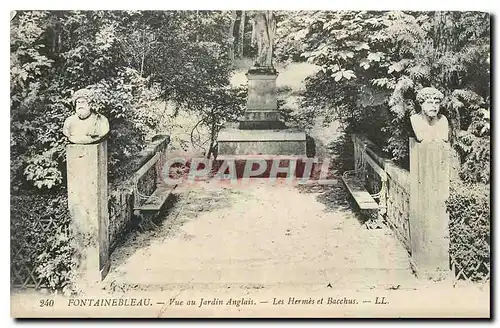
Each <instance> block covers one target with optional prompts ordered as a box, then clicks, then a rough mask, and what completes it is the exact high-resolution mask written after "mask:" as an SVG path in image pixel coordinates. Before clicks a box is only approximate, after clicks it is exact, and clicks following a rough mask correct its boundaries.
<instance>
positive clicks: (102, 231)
mask: <svg viewBox="0 0 500 328" xmlns="http://www.w3.org/2000/svg"><path fill="white" fill-rule="evenodd" d="M66 156H67V159H66V160H67V170H68V172H67V177H68V207H69V212H70V215H71V228H72V230H73V232H74V234H75V243H76V245H75V246H76V247H77V250H78V255H79V266H78V269H77V274H78V276H79V278H80V280H81V282H80V283H82V284H83V285H84V286H86V287H90V286H94V285H95V284H97V283H99V282H100V281H101V279H103V278H104V277H105V276H106V274H107V272H108V270H109V241H108V238H109V234H108V229H109V217H108V172H107V170H108V168H107V165H108V164H107V143H106V140H104V141H103V142H101V143H98V144H90V145H77V144H70V145H68V146H67V149H66Z"/></svg>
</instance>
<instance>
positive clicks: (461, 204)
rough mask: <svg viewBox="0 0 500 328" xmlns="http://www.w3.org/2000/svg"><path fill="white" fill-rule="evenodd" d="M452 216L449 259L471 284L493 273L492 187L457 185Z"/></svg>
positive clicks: (450, 203) (453, 191) (452, 195)
mask: <svg viewBox="0 0 500 328" xmlns="http://www.w3.org/2000/svg"><path fill="white" fill-rule="evenodd" d="M446 205H447V211H448V213H449V214H450V223H449V228H450V257H451V258H452V259H453V260H454V262H455V264H456V265H457V272H458V271H462V273H463V274H462V276H461V277H460V276H458V277H457V278H464V277H463V276H464V275H465V277H467V278H468V279H470V280H472V281H479V280H483V279H485V278H487V277H488V276H489V272H490V187H489V185H485V184H464V183H462V182H454V183H453V184H452V185H451V188H450V197H449V199H448V201H447V204H446Z"/></svg>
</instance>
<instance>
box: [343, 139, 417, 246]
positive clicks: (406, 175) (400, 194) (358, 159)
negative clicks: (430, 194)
mask: <svg viewBox="0 0 500 328" xmlns="http://www.w3.org/2000/svg"><path fill="white" fill-rule="evenodd" d="M352 140H353V143H354V158H355V163H356V164H355V165H356V167H355V168H356V170H360V169H362V170H363V171H364V176H365V179H366V183H367V186H366V187H367V189H368V191H369V192H370V193H375V192H378V191H379V190H380V186H381V181H380V177H379V176H378V175H377V174H376V173H374V172H373V169H372V168H371V167H370V166H369V165H365V163H364V160H363V152H366V153H368V155H369V156H370V157H371V158H372V159H373V160H374V161H375V162H376V163H377V164H378V165H380V167H381V168H383V169H384V171H385V173H386V174H387V185H386V202H387V203H386V205H387V212H386V215H385V218H386V221H387V223H389V225H391V227H392V229H393V230H394V232H395V233H396V235H397V236H398V238H399V240H400V241H401V242H402V244H403V245H404V246H405V248H406V249H407V251H408V252H409V253H410V254H411V243H410V240H411V239H410V221H409V220H410V206H409V203H410V171H408V170H405V169H403V168H401V167H399V166H397V165H396V164H395V163H394V162H393V161H391V160H389V159H388V158H385V157H384V156H382V155H381V151H380V150H379V149H377V147H376V146H375V144H373V143H372V142H371V141H370V140H368V139H366V138H365V137H363V136H360V135H354V136H353V138H352Z"/></svg>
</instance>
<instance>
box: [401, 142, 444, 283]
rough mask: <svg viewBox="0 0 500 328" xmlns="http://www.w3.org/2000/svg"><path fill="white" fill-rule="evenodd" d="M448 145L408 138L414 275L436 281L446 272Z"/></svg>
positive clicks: (442, 277)
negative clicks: (419, 141) (420, 141)
mask: <svg viewBox="0 0 500 328" xmlns="http://www.w3.org/2000/svg"><path fill="white" fill-rule="evenodd" d="M450 163H451V161H450V146H449V144H448V143H445V142H422V143H418V142H416V140H415V139H413V138H411V139H410V239H411V253H412V254H411V256H412V262H413V263H412V264H413V265H414V268H415V271H416V273H417V276H419V277H423V278H428V279H435V280H440V279H444V278H446V277H447V276H448V275H449V274H450V270H449V254H448V250H449V231H448V220H449V217H448V213H446V204H445V201H446V200H447V199H448V196H449V189H450V184H449V182H450Z"/></svg>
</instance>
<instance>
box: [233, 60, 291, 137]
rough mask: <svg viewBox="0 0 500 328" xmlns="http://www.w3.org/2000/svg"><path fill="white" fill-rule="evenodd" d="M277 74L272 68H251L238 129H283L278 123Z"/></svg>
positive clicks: (279, 122)
mask: <svg viewBox="0 0 500 328" xmlns="http://www.w3.org/2000/svg"><path fill="white" fill-rule="evenodd" d="M277 75H278V74H277V72H276V70H275V69H274V68H270V67H264V68H255V67H254V68H251V69H250V70H249V71H248V73H247V74H246V76H247V79H248V99H247V109H246V111H245V116H244V118H243V120H242V121H241V122H240V126H239V128H240V129H245V130H255V129H261V130H262V129H264V130H265V129H283V128H285V125H284V123H283V122H281V121H280V117H279V113H278V110H277V109H278V102H277V94H276V77H277Z"/></svg>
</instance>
